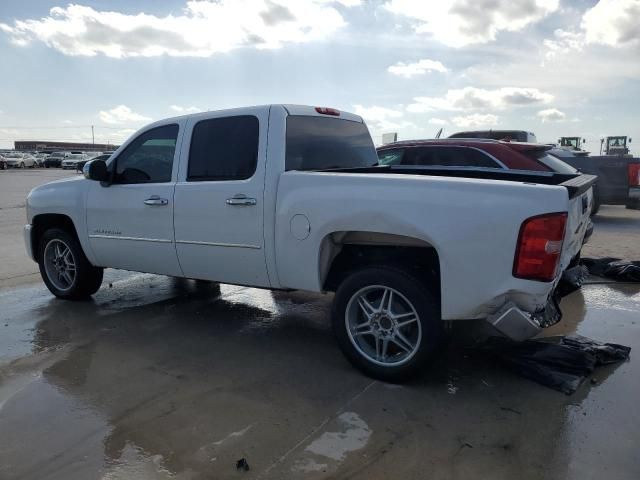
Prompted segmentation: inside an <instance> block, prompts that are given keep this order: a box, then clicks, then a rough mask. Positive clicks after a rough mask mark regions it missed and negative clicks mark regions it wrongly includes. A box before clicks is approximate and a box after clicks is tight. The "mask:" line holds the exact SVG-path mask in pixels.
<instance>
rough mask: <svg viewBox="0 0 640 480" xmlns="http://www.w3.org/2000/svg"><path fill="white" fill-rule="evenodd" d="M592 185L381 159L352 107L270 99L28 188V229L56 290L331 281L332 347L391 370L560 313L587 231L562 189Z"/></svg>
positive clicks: (194, 122) (327, 284)
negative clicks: (448, 334)
mask: <svg viewBox="0 0 640 480" xmlns="http://www.w3.org/2000/svg"><path fill="white" fill-rule="evenodd" d="M593 180H594V179H593V177H589V176H585V175H580V174H574V175H563V174H558V173H555V172H522V171H506V170H505V171H492V170H482V169H475V170H474V169H446V168H421V167H418V166H392V165H378V158H377V156H376V150H375V148H374V145H373V143H372V141H371V137H370V135H369V132H368V130H367V127H366V125H365V124H364V123H363V121H362V119H361V118H360V117H358V116H356V115H353V114H350V113H346V112H343V111H339V110H335V109H331V108H324V107H322V108H321V107H308V106H295V105H268V106H259V107H250V108H240V109H233V110H225V111H215V112H206V113H199V114H194V115H187V116H182V117H176V118H170V119H166V120H162V121H159V122H155V123H153V124H151V125H149V126H147V127H144V128H142V129H141V130H140V131H138V132H137V133H135V134H134V135H133V136H132V137H131V138H130V139H129V140H127V141H126V142H125V143H124V144H123V145H122V146H121V147H120V148H119V149H118V150H117V151H116V152H115V153H114V154H113V155H112V156H111V157H110V158H109V159H108V160H107V161H106V162H105V161H103V160H93V161H90V162H88V163H87V164H86V165H85V167H84V178H83V177H80V178H73V179H64V180H59V181H56V182H52V183H48V184H45V185H42V186H40V187H37V188H35V189H34V190H33V191H32V192H31V193H30V194H29V196H28V198H27V215H28V224H27V225H26V226H25V229H24V233H25V242H26V247H27V251H28V253H29V255H30V256H31V258H32V259H33V260H34V261H36V262H38V264H39V266H40V272H41V274H42V278H43V280H44V282H45V284H46V285H47V287H48V288H49V290H50V291H51V292H52V293H53V294H54V295H56V296H58V297H60V298H64V299H70V300H71V299H78V298H82V297H86V296H88V295H92V294H94V293H95V292H96V291H97V290H98V289H99V287H100V284H101V282H102V272H103V268H107V267H110V268H118V269H125V270H133V271H139V272H149V273H156V274H163V275H170V276H176V277H185V278H192V279H200V280H209V281H217V282H224V283H231V284H238V285H247V286H253V287H259V288H267V289H301V290H308V291H312V292H335V297H334V299H333V309H332V324H333V329H334V332H335V334H336V337H337V340H338V343H339V345H340V347H341V349H342V350H343V352H344V353H345V355H346V356H347V357H348V358H349V360H350V361H351V362H352V363H353V364H354V365H355V366H357V367H358V368H360V369H361V370H363V371H364V372H365V373H367V374H369V375H371V376H374V377H377V378H382V379H385V380H389V381H397V380H400V379H402V378H405V377H407V376H409V375H412V374H414V373H416V372H418V371H419V370H420V367H421V366H422V365H423V364H424V363H425V362H426V361H427V360H428V359H429V358H430V357H431V355H432V354H433V353H434V352H435V351H436V349H437V346H438V343H439V341H440V340H441V339H442V332H443V328H442V326H443V321H449V320H458V319H478V320H488V321H489V322H490V323H491V324H493V325H494V326H495V327H496V328H497V329H498V330H499V331H501V332H502V333H503V334H505V335H508V336H510V337H512V338H515V339H518V340H522V339H524V338H529V337H531V336H534V335H536V334H537V333H539V332H540V330H541V329H542V328H543V327H546V326H548V325H550V324H553V323H555V322H556V321H558V320H559V318H560V312H559V310H558V306H557V301H556V296H555V295H554V291H555V288H556V286H557V284H558V282H559V280H560V277H561V274H562V272H563V271H564V270H565V269H567V267H568V266H569V265H570V262H571V261H572V259H573V258H574V257H575V256H576V255H577V253H578V252H579V249H580V246H581V245H582V240H583V237H584V234H585V230H586V228H587V224H586V223H585V222H581V221H580V219H581V218H583V215H582V214H583V212H582V211H578V210H579V209H580V208H583V207H582V206H580V205H577V204H575V202H574V203H572V199H573V198H575V197H576V196H579V195H581V194H582V193H584V192H585V191H587V190H588V189H589V188H590V186H591V185H592V183H593ZM584 208H586V207H584Z"/></svg>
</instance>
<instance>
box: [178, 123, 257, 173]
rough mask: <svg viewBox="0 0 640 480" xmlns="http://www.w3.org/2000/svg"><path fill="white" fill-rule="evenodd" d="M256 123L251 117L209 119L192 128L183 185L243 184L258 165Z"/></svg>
mask: <svg viewBox="0 0 640 480" xmlns="http://www.w3.org/2000/svg"><path fill="white" fill-rule="evenodd" d="M258 136H259V122H258V118H257V117H254V116H253V115H238V116H235V117H224V118H211V119H208V120H202V121H200V122H198V123H197V124H196V125H195V126H194V127H193V135H192V136H191V148H190V149H189V168H188V171H187V181H189V182H202V181H222V180H246V179H248V178H251V177H252V176H253V174H254V173H255V171H256V166H257V164H258Z"/></svg>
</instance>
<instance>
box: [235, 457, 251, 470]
mask: <svg viewBox="0 0 640 480" xmlns="http://www.w3.org/2000/svg"><path fill="white" fill-rule="evenodd" d="M236 470H244V471H245V472H248V471H249V463H248V462H247V459H246V458H241V459H240V460H238V461H237V462H236Z"/></svg>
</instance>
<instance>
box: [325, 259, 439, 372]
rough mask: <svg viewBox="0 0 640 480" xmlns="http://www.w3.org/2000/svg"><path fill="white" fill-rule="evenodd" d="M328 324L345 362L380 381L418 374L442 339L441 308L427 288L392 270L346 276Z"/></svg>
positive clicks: (383, 268) (401, 271)
mask: <svg viewBox="0 0 640 480" xmlns="http://www.w3.org/2000/svg"><path fill="white" fill-rule="evenodd" d="M332 324H333V331H334V333H335V335H336V338H337V341H338V344H339V346H340V348H341V350H342V352H343V353H344V354H345V356H346V357H347V358H348V359H349V361H350V362H351V363H352V364H353V365H354V366H355V367H356V368H358V369H360V370H361V371H362V372H364V373H365V374H366V375H368V376H370V377H373V378H376V379H379V380H383V381H385V382H400V381H403V380H406V379H408V378H410V377H413V376H415V375H416V374H418V373H419V372H420V371H421V370H422V368H423V367H424V365H425V364H426V363H427V361H428V360H429V359H430V358H431V357H432V356H433V354H434V353H435V352H436V350H437V348H438V346H439V343H440V340H441V339H442V320H441V317H440V309H439V307H438V303H437V301H436V300H435V298H434V296H433V295H432V293H431V292H430V289H429V287H428V286H427V285H426V284H425V283H424V282H423V281H422V280H420V279H419V278H416V277H415V276H413V275H412V274H411V273H409V272H408V271H407V270H405V269H402V268H397V267H391V266H379V267H366V268H363V269H361V270H358V271H356V272H354V273H352V274H351V275H349V276H348V277H347V278H346V279H345V280H344V281H343V282H342V284H341V285H340V287H339V288H338V290H337V292H336V295H335V298H334V303H333V308H332Z"/></svg>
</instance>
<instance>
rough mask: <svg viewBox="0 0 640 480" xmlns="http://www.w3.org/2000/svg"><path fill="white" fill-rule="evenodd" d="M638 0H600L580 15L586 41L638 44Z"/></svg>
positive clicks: (639, 9) (639, 3)
mask: <svg viewBox="0 0 640 480" xmlns="http://www.w3.org/2000/svg"><path fill="white" fill-rule="evenodd" d="M638 17H640V1H639V0H600V1H599V2H598V3H597V4H596V5H595V6H594V7H592V8H590V9H589V10H587V11H586V12H585V14H584V15H583V16H582V23H581V24H580V26H581V27H582V28H583V29H584V31H585V41H586V43H600V44H604V45H612V46H617V45H628V44H636V45H637V44H640V23H638Z"/></svg>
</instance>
